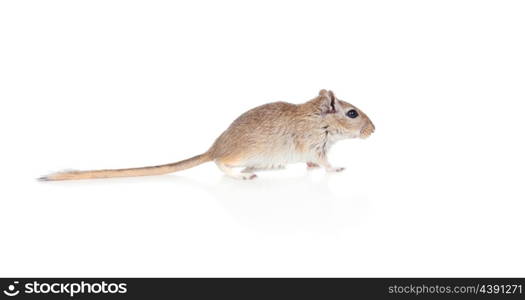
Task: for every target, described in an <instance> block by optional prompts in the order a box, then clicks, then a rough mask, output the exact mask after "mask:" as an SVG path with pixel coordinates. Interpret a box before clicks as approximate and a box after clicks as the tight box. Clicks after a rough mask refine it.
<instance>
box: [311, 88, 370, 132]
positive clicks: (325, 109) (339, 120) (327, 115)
mask: <svg viewBox="0 0 525 300" xmlns="http://www.w3.org/2000/svg"><path fill="white" fill-rule="evenodd" d="M314 102H315V103H316V105H318V107H319V108H320V111H321V115H322V116H323V118H324V119H325V120H326V121H327V122H328V125H329V126H330V127H332V130H333V131H334V132H335V134H336V135H338V136H339V137H340V138H358V137H359V138H363V139H364V138H367V137H369V136H370V135H371V134H372V133H373V132H374V130H375V126H374V124H373V123H372V121H370V119H369V118H368V116H367V115H366V114H365V113H364V112H362V111H361V110H360V109H358V108H357V107H355V106H353V105H352V104H350V103H347V102H345V101H342V100H340V99H337V98H336V97H335V95H334V93H333V92H332V91H327V90H321V91H320V92H319V97H317V98H316V99H314Z"/></svg>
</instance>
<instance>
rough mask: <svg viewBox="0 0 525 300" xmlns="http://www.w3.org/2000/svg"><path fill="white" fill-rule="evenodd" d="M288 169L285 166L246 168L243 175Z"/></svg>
mask: <svg viewBox="0 0 525 300" xmlns="http://www.w3.org/2000/svg"><path fill="white" fill-rule="evenodd" d="M285 168H286V167H285V166H284V165H271V166H266V167H246V168H244V169H243V170H242V171H241V173H253V172H255V171H274V170H283V169H285Z"/></svg>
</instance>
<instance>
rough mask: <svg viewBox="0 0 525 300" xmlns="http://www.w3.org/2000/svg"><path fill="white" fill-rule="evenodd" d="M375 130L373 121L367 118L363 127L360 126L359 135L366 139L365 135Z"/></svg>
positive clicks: (367, 135)
mask: <svg viewBox="0 0 525 300" xmlns="http://www.w3.org/2000/svg"><path fill="white" fill-rule="evenodd" d="M375 130H376V127H375V126H374V123H372V121H370V120H368V122H367V123H366V124H365V126H363V128H361V136H360V137H361V138H362V139H366V138H367V137H369V136H370V135H372V133H374V131H375Z"/></svg>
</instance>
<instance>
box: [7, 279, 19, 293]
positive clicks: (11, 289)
mask: <svg viewBox="0 0 525 300" xmlns="http://www.w3.org/2000/svg"><path fill="white" fill-rule="evenodd" d="M13 283H14V284H10V285H9V286H8V287H7V290H4V294H6V295H7V296H9V297H14V296H16V295H18V294H19V293H20V291H19V290H17V289H16V287H15V285H17V284H18V281H15V282H13Z"/></svg>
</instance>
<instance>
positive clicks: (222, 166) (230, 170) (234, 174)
mask: <svg viewBox="0 0 525 300" xmlns="http://www.w3.org/2000/svg"><path fill="white" fill-rule="evenodd" d="M216 163H217V166H218V167H219V169H221V171H223V172H224V174H226V175H228V176H229V177H231V178H234V179H242V180H251V179H255V178H257V175H255V174H254V173H251V170H253V169H251V170H250V169H249V168H246V169H244V170H243V171H242V172H241V173H239V172H236V171H235V170H234V169H233V168H232V167H229V166H227V165H225V164H223V163H221V162H216ZM247 170H248V171H247Z"/></svg>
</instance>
